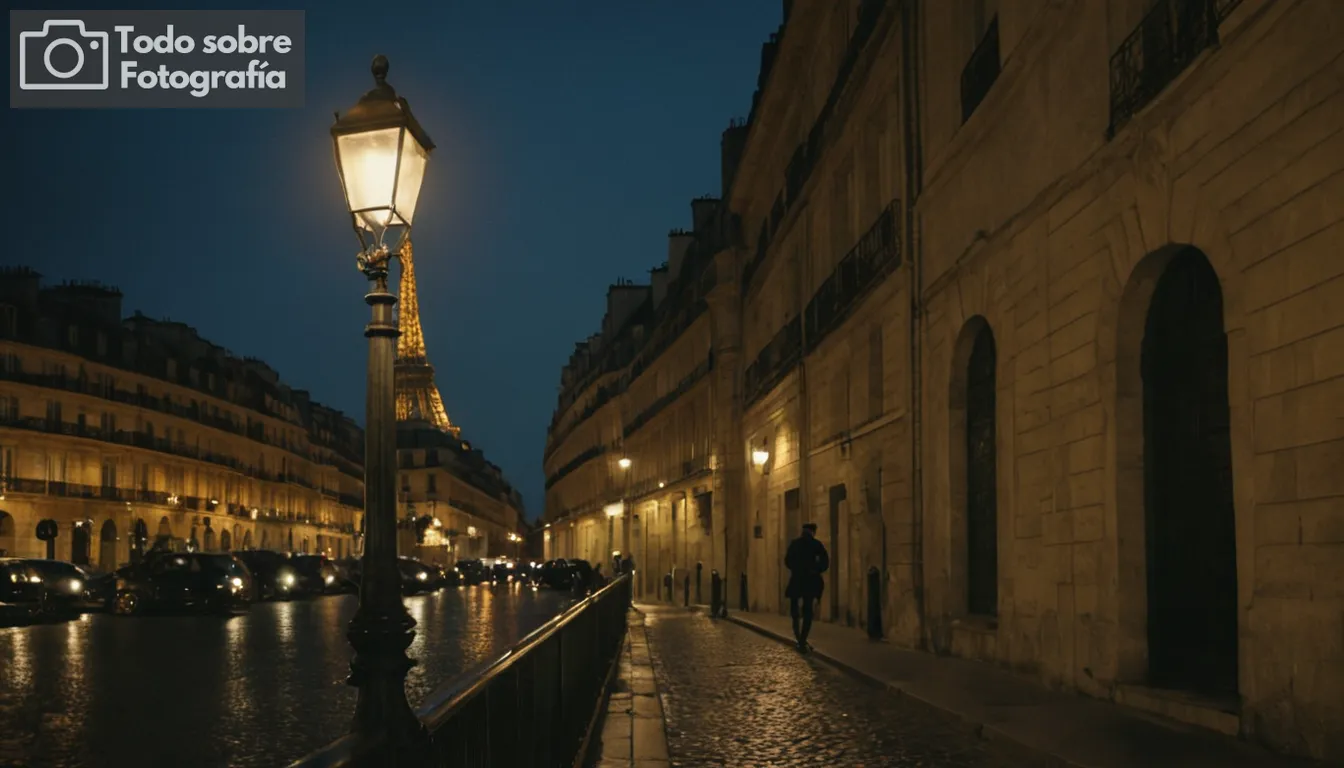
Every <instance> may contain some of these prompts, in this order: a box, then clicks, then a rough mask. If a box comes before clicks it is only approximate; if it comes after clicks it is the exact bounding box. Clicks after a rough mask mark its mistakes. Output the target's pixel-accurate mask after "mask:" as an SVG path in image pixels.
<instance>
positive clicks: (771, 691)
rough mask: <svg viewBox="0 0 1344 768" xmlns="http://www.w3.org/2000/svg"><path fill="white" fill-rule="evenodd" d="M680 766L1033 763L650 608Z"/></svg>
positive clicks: (693, 617)
mask: <svg viewBox="0 0 1344 768" xmlns="http://www.w3.org/2000/svg"><path fill="white" fill-rule="evenodd" d="M641 610H645V611H646V612H647V617H648V618H647V624H646V630H647V633H648V638H649V649H650V652H651V656H652V658H653V666H654V669H655V674H656V677H657V683H658V688H659V693H660V694H661V696H662V701H663V710H664V714H665V716H666V718H667V731H668V733H667V743H668V752H669V753H670V756H671V758H672V764H673V765H682V766H740V767H741V768H748V767H750V768H771V767H773V768H792V767H793V766H828V767H829V768H878V767H879V766H881V767H883V768H887V767H890V768H911V767H913V766H922V767H923V768H970V767H972V766H974V767H975V768H1022V767H1023V766H1027V765H1031V764H1032V763H1030V762H1027V761H1024V760H1022V759H1020V758H1011V757H1009V756H1007V755H1004V754H1001V753H1000V752H999V751H997V750H996V749H995V748H994V746H993V745H991V744H990V743H988V742H986V741H984V740H982V739H980V738H979V737H977V736H975V735H974V734H973V733H971V732H970V730H969V729H968V728H967V727H966V726H965V725H962V724H960V723H958V722H956V721H953V720H951V719H949V718H947V717H944V716H942V715H941V714H938V713H935V712H933V711H932V710H929V709H926V708H924V707H923V706H922V705H919V704H916V703H911V702H909V701H906V700H904V699H902V698H900V697H899V696H895V695H892V694H891V693H888V692H886V691H884V690H880V689H878V688H876V687H872V686H869V685H865V684H863V683H860V682H858V681H857V680H854V679H853V678H851V677H849V676H847V675H845V674H843V673H841V672H838V671H836V670H835V669H833V668H832V667H829V666H827V665H826V664H824V663H821V662H819V661H817V660H815V659H814V658H808V657H805V656H803V655H801V654H799V653H798V651H797V650H795V649H794V648H792V647H789V646H786V645H784V644H783V643H780V642H778V641H775V640H771V639H768V638H765V637H762V636H761V635H758V634H756V633H755V632H752V631H751V630H749V629H745V628H743V627H740V626H738V625H736V624H732V623H729V622H726V621H711V620H710V619H709V618H708V617H706V616H705V615H703V614H701V613H698V612H696V613H691V612H687V611H685V610H676V609H668V608H661V607H653V608H650V607H646V606H641Z"/></svg>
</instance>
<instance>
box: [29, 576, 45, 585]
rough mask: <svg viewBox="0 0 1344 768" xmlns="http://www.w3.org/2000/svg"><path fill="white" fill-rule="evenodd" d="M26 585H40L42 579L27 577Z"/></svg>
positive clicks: (39, 577)
mask: <svg viewBox="0 0 1344 768" xmlns="http://www.w3.org/2000/svg"><path fill="white" fill-rule="evenodd" d="M28 583H29V584H41V583H42V577H41V576H29V577H28Z"/></svg>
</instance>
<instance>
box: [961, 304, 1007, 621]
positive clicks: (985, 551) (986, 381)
mask: <svg viewBox="0 0 1344 768" xmlns="http://www.w3.org/2000/svg"><path fill="white" fill-rule="evenodd" d="M997 363H998V355H997V353H996V352H995V349H994V332H993V331H991V330H990V328H989V324H988V323H984V322H983V321H981V324H980V327H979V329H978V330H977V331H976V332H975V338H974V341H973V342H972V346H971V354H970V359H969V361H968V362H967V364H966V403H965V406H966V435H965V440H966V612H967V613H970V614H974V615H980V616H994V615H997V614H998V606H999V525H998V476H997V471H998V467H997V463H998V462H997V456H996V454H997V443H996V434H995V421H996V419H997V409H996V403H995V386H996V381H995V369H996V366H997Z"/></svg>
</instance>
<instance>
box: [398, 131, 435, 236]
mask: <svg viewBox="0 0 1344 768" xmlns="http://www.w3.org/2000/svg"><path fill="white" fill-rule="evenodd" d="M401 136H402V138H401V170H400V171H399V172H398V173H397V200H396V203H397V215H398V216H400V217H401V219H402V221H403V222H405V223H406V224H407V225H408V226H409V225H410V223H411V217H412V216H413V215H415V204H416V202H417V201H419V199H420V184H421V182H423V181H424V180H425V163H426V162H427V161H428V160H429V153H428V152H426V151H425V148H424V147H422V146H420V142H418V141H416V140H415V137H414V136H412V135H411V132H410V131H402V134H401Z"/></svg>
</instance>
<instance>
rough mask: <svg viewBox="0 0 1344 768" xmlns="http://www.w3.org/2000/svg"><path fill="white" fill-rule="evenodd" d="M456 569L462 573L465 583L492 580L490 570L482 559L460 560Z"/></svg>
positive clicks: (470, 583)
mask: <svg viewBox="0 0 1344 768" xmlns="http://www.w3.org/2000/svg"><path fill="white" fill-rule="evenodd" d="M455 570H456V571H457V572H458V573H459V574H461V575H462V583H463V584H468V585H472V584H481V583H483V582H486V581H489V580H490V571H489V570H488V569H487V568H486V567H485V564H484V563H482V562H481V561H480V560H458V561H457V567H456V569H455Z"/></svg>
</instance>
